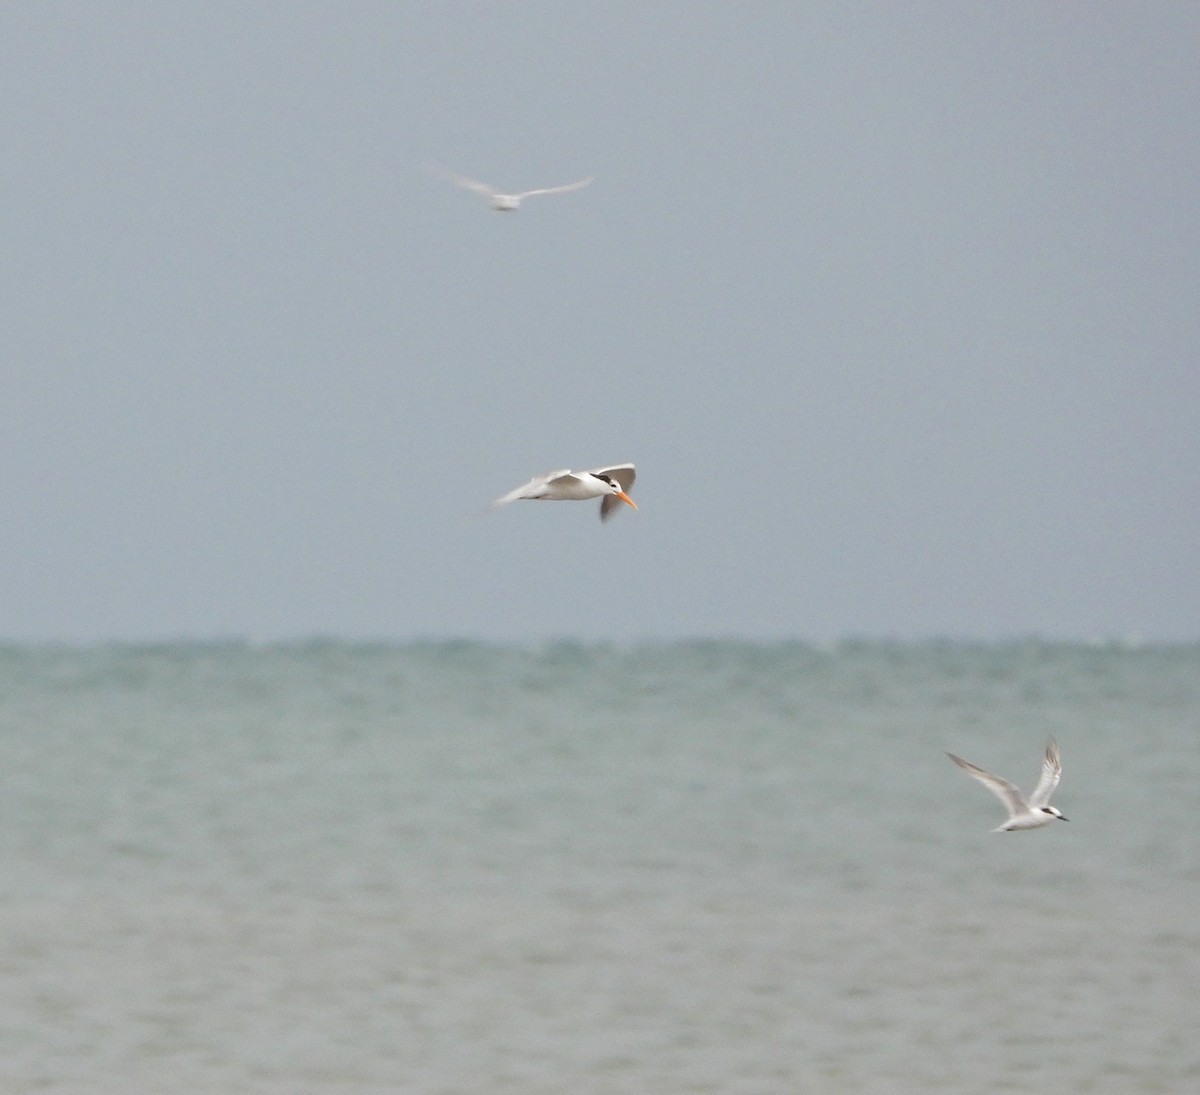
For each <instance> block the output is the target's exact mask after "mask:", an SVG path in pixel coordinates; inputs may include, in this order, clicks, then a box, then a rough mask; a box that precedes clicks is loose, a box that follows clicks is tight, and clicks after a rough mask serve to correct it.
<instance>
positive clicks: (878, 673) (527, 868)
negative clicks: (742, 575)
mask: <svg viewBox="0 0 1200 1095" xmlns="http://www.w3.org/2000/svg"><path fill="white" fill-rule="evenodd" d="M1051 734H1053V735H1054V736H1055V737H1056V738H1057V739H1058V740H1059V742H1060V743H1061V746H1062V751H1063V760H1064V767H1065V774H1064V778H1063V782H1062V785H1061V788H1060V790H1059V792H1058V794H1057V796H1056V798H1055V802H1056V804H1057V805H1059V806H1060V807H1061V808H1062V809H1063V811H1064V812H1065V813H1066V815H1067V816H1068V817H1069V818H1070V819H1071V821H1070V823H1069V824H1055V825H1053V826H1051V827H1049V828H1047V829H1043V830H1039V831H1036V832H1032V833H1016V834H993V833H991V832H990V831H989V830H990V829H992V828H993V827H994V826H995V825H996V824H998V823H999V822H1000V821H1001V820H1002V816H1003V814H1002V809H1001V806H1000V804H999V803H998V802H997V801H996V800H995V799H994V798H992V797H991V796H990V795H989V794H988V793H987V792H986V791H985V790H984V789H983V788H982V787H980V786H979V785H978V784H976V783H975V782H974V781H972V780H970V779H969V778H967V777H965V776H964V774H963V773H962V772H960V771H959V770H958V769H956V768H955V767H954V765H952V764H951V763H950V762H949V761H948V760H947V758H946V757H945V755H944V750H947V749H950V750H953V751H954V752H956V753H960V754H962V755H963V756H966V757H968V758H969V759H971V760H973V761H975V762H976V763H978V764H981V765H983V766H984V767H987V768H990V769H992V770H994V771H997V772H999V773H1001V774H1003V775H1006V776H1008V777H1010V778H1012V779H1013V780H1014V781H1015V782H1017V783H1018V784H1019V785H1021V786H1023V787H1026V788H1028V787H1029V786H1031V785H1032V783H1033V782H1034V781H1035V780H1036V777H1037V772H1038V765H1039V755H1040V751H1041V748H1042V745H1043V743H1044V741H1045V738H1046V737H1047V736H1048V735H1051ZM0 742H2V748H3V765H2V767H0V779H2V780H3V787H2V791H3V793H2V794H0V851H2V854H3V864H4V868H3V875H2V879H0V913H2V916H3V920H2V923H3V935H2V936H0V940H2V950H0V978H2V979H3V980H2V984H3V992H2V993H0V1018H2V1020H3V1021H2V1023H0V1048H2V1050H3V1052H0V1089H3V1090H4V1091H5V1092H35V1091H36V1092H104V1093H108V1092H111V1093H118V1092H120V1093H128V1092H163V1091H178V1092H189V1093H191V1092H201V1093H205V1092H214V1093H215V1092H231V1091H238V1092H271V1093H276V1092H278V1093H285V1092H286V1093H296V1092H309V1091H311V1092H390V1091H404V1092H416V1093H425V1092H429V1093H445V1095H450V1093H463V1095H467V1093H470V1095H485V1093H492V1092H512V1093H518V1092H519V1093H522V1095H542V1093H544V1095H551V1093H554V1095H559V1093H563V1095H568V1093H569V1095H589V1093H595V1095H608V1093H618V1092H620V1093H625V1092H629V1093H638V1095H651V1093H653V1095H670V1093H675V1092H738V1093H746V1095H765V1093H773V1092H789V1093H791V1092H817V1093H827V1095H841V1093H855V1092H870V1093H875V1092H878V1093H889V1092H907V1091H924V1092H931V1091H932V1092H937V1091H945V1092H956V1093H968V1095H969V1093H975V1092H978V1093H992V1092H1018V1091H1026V1090H1032V1089H1035V1088H1036V1089H1045V1090H1047V1091H1061V1092H1067V1091H1070V1092H1096V1093H1113V1095H1130V1093H1132V1092H1138V1093H1143V1092H1169V1093H1179V1095H1184V1093H1191V1092H1195V1091H1200V1049H1198V1048H1197V1046H1198V1040H1197V1038H1196V1033H1195V1016H1196V993H1197V986H1198V985H1200V917H1198V916H1197V909H1200V862H1198V838H1197V831H1198V830H1197V824H1196V813H1197V807H1198V806H1200V647H1194V646H1174V647H1147V648H1132V649H1131V648H1122V647H1115V646H1114V647H1086V646H1073V645H1047V644H1039V643H1023V644H1014V645H1005V646H994V647H991V646H956V645H950V644H946V645H941V644H931V645H913V646H889V645H871V644H861V645H854V644H849V645H844V646H840V647H834V648H829V649H817V648H813V647H807V646H802V645H763V646H756V645H745V644H732V643H693V644H666V645H654V646H647V647H639V648H616V647H608V646H581V645H573V644H557V645H551V646H546V647H540V648H517V647H493V646H484V645H475V644H446V645H422V646H388V645H359V646H356V645H342V644H335V643H329V644H320V643H315V644H301V645H294V646H278V647H253V646H248V645H239V644H228V645H163V646H147V647H124V646H121V647H95V648H87V649H66V648H64V649H58V648H53V647H21V646H10V647H6V648H0Z"/></svg>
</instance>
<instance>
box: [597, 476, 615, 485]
mask: <svg viewBox="0 0 1200 1095" xmlns="http://www.w3.org/2000/svg"><path fill="white" fill-rule="evenodd" d="M596 478H597V479H603V480H604V482H606V483H607V484H608V485H609V486H610V487H611V486H612V485H613V481H612V480H611V479H610V478H609V477H608V476H607V475H597V476H596Z"/></svg>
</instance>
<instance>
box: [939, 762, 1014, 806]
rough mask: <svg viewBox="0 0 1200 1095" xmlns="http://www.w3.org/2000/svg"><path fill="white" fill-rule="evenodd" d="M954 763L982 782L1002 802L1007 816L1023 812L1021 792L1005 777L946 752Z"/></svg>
mask: <svg viewBox="0 0 1200 1095" xmlns="http://www.w3.org/2000/svg"><path fill="white" fill-rule="evenodd" d="M946 756H948V757H949V758H950V759H951V760H952V761H954V763H955V764H957V765H958V766H959V767H960V768H961V769H962V770H963V771H964V772H966V773H967V775H969V776H974V777H975V778H976V779H977V780H979V782H980V783H982V784H983V785H984V786H985V787H986V788H987V789H988V790H989V791H991V792H992V794H994V795H995V796H996V797H997V798H998V799H999V800H1000V801H1001V802H1003V803H1004V806H1005V808H1006V809H1007V810H1008V814H1009V817H1015V816H1016V815H1017V814H1023V813H1024V812H1025V810H1026V809H1027V806H1026V803H1025V799H1024V797H1023V796H1022V794H1021V792H1020V791H1019V790H1017V788H1016V787H1015V786H1013V784H1011V783H1009V782H1008V780H1006V779H1001V778H1000V777H999V776H994V775H992V773H991V772H985V771H984V770H983V769H982V768H980V767H978V766H977V765H974V764H972V763H971V762H970V761H969V760H963V759H962V757H956V756H955V755H954V754H953V753H947V754H946Z"/></svg>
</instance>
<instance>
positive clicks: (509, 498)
mask: <svg viewBox="0 0 1200 1095" xmlns="http://www.w3.org/2000/svg"><path fill="white" fill-rule="evenodd" d="M571 475H572V473H571V471H570V470H569V469H567V468H563V469H562V470H561V471H552V472H549V473H547V474H546V475H535V476H534V477H533V478H532V479H530V480H529V482H528V483H522V484H521V486H519V487H517V488H516V489H515V490H510V491H509V492H508V493H507V494H502V495H501V496H500V497H499V498H497V499H496V500H495V501H494V502H493V503H492V506H491V508H492V509H495V508H496V507H497V506H507V505H508V503H509V502H515V501H516V500H517V499H518V498H531V497H532V496H533V495H534V493H535V492H536V491H537V490H538V489H539V488H541V487H544V486H546V484H547V483H553V482H555V481H556V480H559V479H563V478H571Z"/></svg>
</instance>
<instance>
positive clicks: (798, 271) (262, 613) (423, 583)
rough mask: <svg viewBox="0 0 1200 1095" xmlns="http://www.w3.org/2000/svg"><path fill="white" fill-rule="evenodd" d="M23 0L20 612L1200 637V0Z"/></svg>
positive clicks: (64, 621)
mask: <svg viewBox="0 0 1200 1095" xmlns="http://www.w3.org/2000/svg"><path fill="white" fill-rule="evenodd" d="M0 32H2V33H0V57H3V59H4V64H3V66H2V67H0V89H2V90H3V93H4V99H5V101H6V103H7V104H8V108H9V109H8V112H7V115H6V121H5V123H4V138H5V145H6V147H7V149H8V154H9V160H10V170H9V172H8V174H7V176H6V178H5V180H4V183H3V198H4V200H3V202H2V203H0V224H2V225H3V232H4V238H5V241H6V247H5V260H4V261H5V263H6V266H7V272H8V279H7V280H8V283H9V285H10V291H9V292H8V293H7V294H5V296H4V300H3V303H0V318H2V320H3V325H4V328H5V331H6V338H5V345H6V349H7V353H6V354H5V358H6V369H7V375H6V380H7V383H6V384H5V390H4V399H3V400H0V427H2V428H0V465H2V466H3V469H4V472H3V474H2V475H0V491H2V492H3V493H2V494H0V502H2V504H3V506H4V510H5V513H6V515H7V520H6V522H5V525H6V527H5V534H4V537H3V539H2V541H0V542H2V543H3V552H4V556H3V561H4V565H3V568H2V573H3V579H2V582H3V584H2V586H0V640H13V641H26V640H28V641H65V642H92V641H106V640H117V641H133V642H139V641H155V640H159V639H166V640H175V639H183V640H199V641H207V640H218V641H219V640H222V639H225V638H231V639H235V640H237V639H247V640H250V641H271V640H275V639H285V640H286V639H301V640H302V639H305V638H309V637H330V638H346V639H350V640H359V639H361V640H367V641H371V640H374V639H385V640H399V641H404V640H407V639H435V640H436V639H442V638H447V639H458V638H463V639H480V640H485V641H490V640H498V641H514V640H515V641H520V642H529V641H539V640H542V639H555V638H577V639H580V640H584V641H588V640H592V639H599V640H613V641H618V642H637V641H641V640H646V639H651V640H652V639H671V638H675V637H679V638H685V639H687V638H699V639H704V638H709V637H715V638H725V637H731V638H739V639H740V638H749V639H767V640H771V639H780V638H782V639H797V640H801V641H816V642H822V641H837V640H840V639H856V638H862V639H868V640H870V639H898V640H914V639H915V640H924V639H935V638H946V639H963V640H983V641H1006V640H1011V639H1018V640H1019V639H1023V638H1038V639H1048V640H1081V641H1106V640H1119V641H1148V642H1158V641H1168V642H1173V641H1183V642H1190V641H1195V640H1196V639H1197V638H1200V582H1198V581H1197V574H1200V518H1198V517H1197V510H1198V506H1197V503H1198V502H1200V489H1198V488H1200V474H1198V469H1200V431H1198V430H1197V429H1196V417H1197V407H1200V355H1198V353H1197V347H1198V346H1200V310H1198V309H1197V308H1196V299H1197V288H1198V286H1200V276H1198V275H1200V269H1198V266H1200V216H1198V214H1200V199H1198V194H1200V188H1198V187H1197V179H1198V177H1200V170H1198V169H1200V133H1198V132H1197V130H1198V129H1200V68H1198V67H1197V65H1196V64H1195V49H1194V47H1195V43H1196V42H1197V41H1198V40H1200V9H1198V8H1196V7H1195V6H1194V5H1189V4H1182V3H1149V4H1144V5H1138V6H1136V7H1131V6H1127V5H1121V4H1111V3H1101V4H1082V3H1064V4H1026V5H1020V6H996V7H989V6H970V7H965V6H961V5H954V4H941V3H933V4H927V5H921V6H919V7H906V6H901V5H889V4H870V5H862V6H855V7H852V8H841V7H837V6H826V5H820V6H789V7H782V8H780V7H776V6H758V5H738V6H725V5H711V4H687V5H684V4H679V3H667V4H662V5H653V6H645V5H639V4H628V3H618V4H615V5H605V6H604V7H603V8H578V9H575V8H572V9H564V8H562V7H561V6H558V5H553V4H546V3H531V4H527V5H522V6H521V7H520V8H511V7H508V8H498V7H496V6H494V5H487V4H477V3H469V4H460V5H453V6H445V7H442V6H417V5H395V4H385V3H377V2H366V3H362V4H357V5H354V6H353V7H352V8H349V9H341V8H337V9H335V8H332V7H322V6H319V5H318V6H310V7H306V8H304V9H298V8H295V7H294V6H291V5H287V4H282V3H258V4H254V5H249V6H237V5H209V4H203V5H202V4H198V3H193V2H185V3H180V4H173V5H170V6H160V5H154V4H149V3H125V4H111V3H99V4H91V5H86V6H78V5H70V4H63V3H49V4H39V5H36V6H31V7H27V8H20V7H10V8H8V9H6V10H5V11H4V12H3V13H2V14H0ZM430 161H435V162H437V163H439V164H442V165H444V166H445V167H446V168H448V169H450V170H453V171H456V172H461V173H463V174H465V175H469V176H472V177H475V178H480V179H485V180H487V181H489V182H490V183H493V184H495V185H496V186H498V187H501V188H504V189H509V188H511V189H513V190H521V189H525V188H528V187H534V186H544V185H555V184H560V183H566V182H570V181H572V180H575V179H579V178H583V177H585V176H589V175H591V176H595V181H594V182H593V183H592V184H591V185H590V186H588V187H586V188H585V189H583V190H580V191H578V192H575V193H570V194H564V195H556V196H550V197H545V198H538V199H533V200H530V201H529V202H527V203H526V204H524V205H523V206H522V208H521V210H520V211H519V212H517V213H515V214H509V215H505V216H499V215H497V214H496V213H493V212H492V211H490V210H489V209H488V208H487V204H486V202H485V201H484V200H483V199H482V198H481V197H480V196H478V195H475V194H471V193H468V192H466V191H463V190H461V189H458V188H456V187H454V186H453V185H450V184H449V183H447V182H446V181H445V180H443V179H438V178H435V177H432V176H431V175H430V173H429V172H428V171H427V170H426V169H425V166H424V165H425V164H427V163H428V162H430ZM627 460H632V461H634V462H636V463H637V466H638V480H637V484H636V486H635V488H634V491H633V497H634V498H635V500H636V501H637V503H638V505H639V507H640V508H639V510H638V511H637V512H634V511H632V510H629V511H628V512H623V513H622V514H621V515H620V516H619V518H618V519H616V520H613V521H612V522H609V523H607V524H606V525H604V526H601V524H600V522H599V521H598V520H597V518H596V513H595V503H586V504H584V503H559V504H549V503H539V504H532V503H527V502H521V503H518V504H514V505H513V506H510V507H508V508H507V509H505V510H503V511H501V512H497V513H493V514H489V515H487V516H484V517H480V516H478V514H479V512H480V511H481V510H483V509H484V508H485V507H486V506H487V504H488V503H489V502H490V501H491V499H493V498H495V497H497V496H498V495H500V494H502V493H504V492H505V491H507V490H510V489H511V488H513V487H515V486H517V485H519V484H520V483H522V482H524V481H525V480H527V479H528V478H529V477H530V476H532V475H534V474H537V473H541V472H544V471H547V470H549V469H551V468H554V467H576V468H588V467H594V466H597V465H600V464H604V463H609V462H620V461H627Z"/></svg>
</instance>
